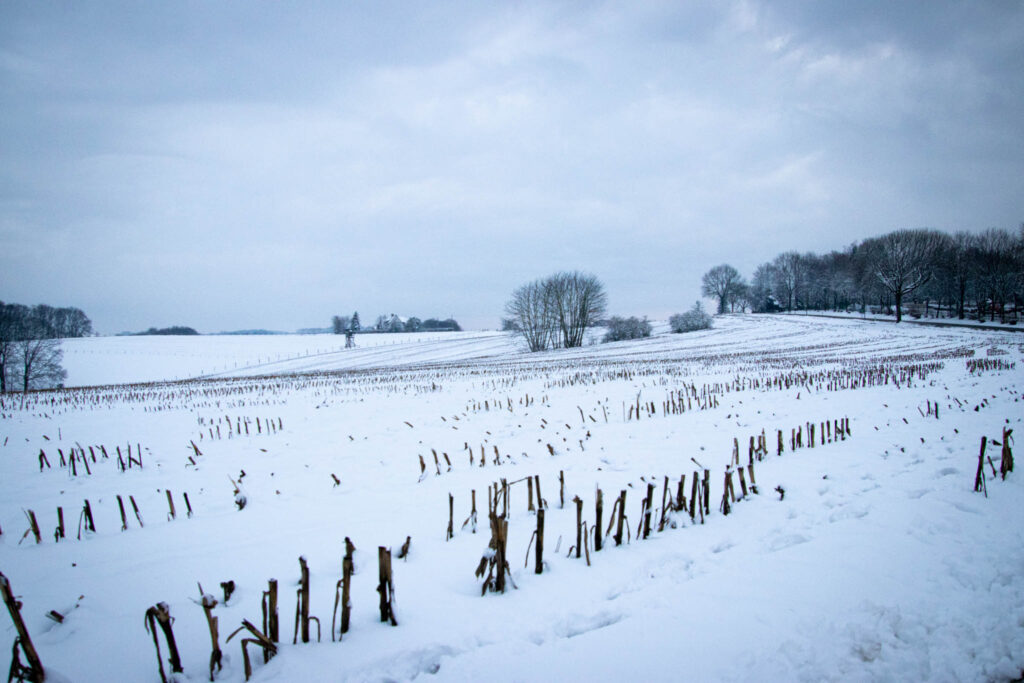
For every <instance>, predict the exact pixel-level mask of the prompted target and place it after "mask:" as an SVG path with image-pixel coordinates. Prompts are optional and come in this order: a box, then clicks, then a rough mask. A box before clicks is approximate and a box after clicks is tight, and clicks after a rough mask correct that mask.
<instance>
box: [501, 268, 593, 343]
mask: <svg viewBox="0 0 1024 683" xmlns="http://www.w3.org/2000/svg"><path fill="white" fill-rule="evenodd" d="M607 305H608V296H607V294H605V291H604V285H602V284H601V281H600V280H598V279H597V278H596V277H595V276H593V275H590V274H587V273H580V272H575V271H574V272H571V273H569V272H561V273H556V274H554V275H552V276H550V277H548V278H545V279H543V280H534V281H533V282H530V283H528V284H525V285H523V286H521V287H519V288H517V289H516V290H515V291H514V292H513V293H512V298H511V299H509V301H508V303H507V304H505V313H506V314H507V315H508V316H509V319H510V323H509V325H510V326H514V327H515V328H516V329H517V331H518V332H519V333H520V334H521V335H523V339H525V340H526V344H527V346H528V347H529V349H530V351H543V350H545V349H548V348H555V347H558V346H563V347H565V348H571V347H575V346H582V345H583V336H584V334H585V332H586V329H587V327H590V326H592V325H593V324H594V323H595V322H596V321H597V320H598V319H599V318H600V317H601V316H602V315H604V312H605V310H606V308H607Z"/></svg>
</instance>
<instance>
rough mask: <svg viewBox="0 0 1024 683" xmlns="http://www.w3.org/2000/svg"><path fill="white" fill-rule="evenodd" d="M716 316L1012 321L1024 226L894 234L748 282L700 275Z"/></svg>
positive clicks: (808, 257) (768, 268)
mask: <svg viewBox="0 0 1024 683" xmlns="http://www.w3.org/2000/svg"><path fill="white" fill-rule="evenodd" d="M702 292H703V294H704V295H705V296H708V297H712V298H714V299H717V300H718V312H719V313H724V312H726V311H729V310H736V309H737V308H739V309H740V310H746V309H748V308H749V309H750V310H752V311H754V312H772V311H798V310H809V311H826V310H830V311H858V312H861V313H866V312H869V311H870V312H882V313H892V314H895V316H896V320H897V321H900V320H902V318H903V313H904V309H909V310H910V311H911V313H912V314H913V315H914V316H921V315H923V316H925V317H947V318H952V317H956V318H959V319H960V320H964V319H967V318H971V319H976V320H985V319H986V318H987V319H988V320H989V321H995V320H996V319H998V320H1000V321H1001V322H1013V323H1016V321H1017V311H1018V310H1019V306H1020V302H1021V299H1022V297H1024V225H1022V226H1021V227H1020V229H1019V230H1018V231H1017V232H1016V233H1013V232H1010V231H1007V230H1004V229H1000V228H990V229H988V230H985V231H983V232H981V233H977V234H975V233H968V232H957V233H954V234H949V233H945V232H940V231H938V230H930V229H913V230H894V231H892V232H889V233H887V234H885V235H882V236H880V237H872V238H869V239H866V240H863V241H861V242H855V243H853V244H851V245H850V246H848V247H847V248H846V249H843V250H841V251H832V252H829V253H827V254H822V255H819V254H814V253H812V252H806V253H799V252H797V251H787V252H784V253H781V254H779V255H778V256H776V257H775V258H774V259H773V260H771V261H768V262H766V263H762V264H761V265H759V266H758V267H757V269H756V270H755V271H754V274H753V277H752V278H751V279H750V281H749V282H747V281H746V280H745V279H744V278H743V277H742V276H741V275H740V273H739V272H738V271H737V270H736V269H735V268H733V267H732V266H730V265H728V264H722V265H719V266H715V267H714V268H712V269H711V270H709V271H708V272H707V273H705V274H704V276H703V279H702Z"/></svg>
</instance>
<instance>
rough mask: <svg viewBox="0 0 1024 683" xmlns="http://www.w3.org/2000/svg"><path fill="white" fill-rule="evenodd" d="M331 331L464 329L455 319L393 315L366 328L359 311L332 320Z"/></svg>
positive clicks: (341, 332)
mask: <svg viewBox="0 0 1024 683" xmlns="http://www.w3.org/2000/svg"><path fill="white" fill-rule="evenodd" d="M331 331H332V332H333V333H334V334H345V335H348V334H354V333H356V332H461V331H462V327H461V326H460V325H459V323H458V322H457V321H456V320H455V319H454V318H445V319H444V320H439V319H437V318H427V319H426V320H421V319H420V318H417V317H416V316H411V317H409V318H400V317H399V316H397V315H395V314H394V313H391V314H388V315H383V314H382V315H379V316H377V320H376V321H374V323H373V325H372V326H370V327H368V328H364V327H363V325H362V323H361V322H360V320H359V311H356V312H355V313H353V314H352V315H351V316H347V315H336V316H334V317H333V318H331Z"/></svg>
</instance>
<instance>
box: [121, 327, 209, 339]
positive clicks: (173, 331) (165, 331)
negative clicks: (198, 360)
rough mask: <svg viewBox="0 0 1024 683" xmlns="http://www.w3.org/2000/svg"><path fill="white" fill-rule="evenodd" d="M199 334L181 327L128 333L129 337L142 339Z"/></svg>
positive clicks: (189, 328)
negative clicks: (144, 337)
mask: <svg viewBox="0 0 1024 683" xmlns="http://www.w3.org/2000/svg"><path fill="white" fill-rule="evenodd" d="M193 334H199V333H198V332H196V331H195V330H194V329H192V328H191V327H184V326H183V325H174V326H173V327H161V328H156V327H151V328H149V329H148V330H146V331H145V332H130V333H129V336H133V337H142V336H146V335H184V336H188V335H193Z"/></svg>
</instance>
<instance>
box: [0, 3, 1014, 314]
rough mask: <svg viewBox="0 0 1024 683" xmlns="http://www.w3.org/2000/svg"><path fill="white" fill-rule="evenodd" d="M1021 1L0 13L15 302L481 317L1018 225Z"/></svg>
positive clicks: (65, 8)
mask: <svg viewBox="0 0 1024 683" xmlns="http://www.w3.org/2000/svg"><path fill="white" fill-rule="evenodd" d="M1022 46H1024V11H1022V10H1021V9H1020V8H1019V5H1017V4H1011V3H998V2H992V3H967V2H963V3H952V2H951V3H934V4H929V5H928V6H927V8H925V7H924V6H918V5H914V4H900V3H896V4H893V3H804V2H790V3H770V4H769V3H764V4H760V3H755V2H735V3H728V4H727V3H712V2H707V3H628V4H605V5H592V6H587V7H581V6H578V5H575V4H565V5H558V4H548V3H543V4H541V3H538V4H530V3H523V4H518V5H515V6H511V7H504V8H494V7H486V6H484V5H482V4H480V3H464V4H445V5H439V4H434V3H430V4H427V3H373V4H365V5H364V4H336V3H322V4H321V3H308V4H302V5H294V4H293V5H282V4H279V3H257V4H245V5H236V4H209V3H195V4H160V5H153V4H151V3H124V4H114V3H103V4H101V5H82V4H71V3H67V4H55V5H38V4H24V5H15V4H12V3H8V4H5V5H3V6H0V102H2V104H3V106H2V107H0V145H2V149H0V244H2V248H0V268H2V272H3V276H2V281H0V285H2V287H0V298H3V299H4V300H10V301H20V302H25V303H35V302H38V301H46V302H49V303H53V304H56V305H78V306H80V307H82V308H83V309H85V310H86V311H87V312H88V313H89V314H90V315H91V316H92V317H93V318H94V322H95V323H96V325H97V327H98V328H99V329H101V330H104V331H108V332H112V331H117V330H120V329H134V328H143V327H148V326H150V325H165V324H172V323H182V324H191V325H194V326H196V327H198V328H200V329H203V330H208V331H216V330H219V329H231V328H239V327H253V326H261V327H276V328H283V329H292V328H295V327H300V326H307V325H321V324H326V321H327V320H328V319H329V316H330V315H332V314H334V313H349V312H351V310H353V309H358V310H359V311H360V312H361V314H362V315H363V317H364V318H371V319H372V317H374V316H375V315H377V314H378V313H382V312H392V311H393V312H397V313H400V314H418V315H421V316H430V315H438V316H447V315H455V316H456V317H458V318H459V319H460V320H466V321H468V322H470V323H473V324H477V325H492V326H493V325H494V324H496V322H497V317H498V315H499V314H500V311H501V307H502V304H503V302H504V300H505V298H506V296H507V295H508V293H509V292H510V291H511V289H512V288H513V287H515V286H516V285H517V284H519V283H521V282H523V281H525V280H527V279H532V278H534V277H538V276H541V275H545V274H547V273H549V272H551V271H553V270H556V269H563V268H570V269H571V268H580V269H586V270H590V271H592V272H594V273H596V274H598V275H599V276H600V277H602V278H603V279H604V280H605V282H606V284H607V285H608V289H609V293H610V298H611V304H612V308H613V310H614V311H615V312H618V313H624V314H634V313H636V314H644V313H646V314H650V315H658V316H660V315H665V314H667V313H670V312H673V311H678V310H681V309H682V308H684V307H686V306H688V305H689V303H690V302H692V300H693V299H695V298H696V297H697V293H698V284H699V278H700V274H701V273H702V272H703V270H705V269H706V268H707V267H708V266H710V265H714V264H716V263H720V262H723V261H729V262H731V263H733V264H734V265H736V266H737V267H738V268H740V269H741V270H743V271H746V272H748V273H749V272H750V271H751V270H752V269H753V267H754V266H755V265H756V264H757V263H759V262H761V261H763V260H767V259H769V258H771V257H772V256H774V255H775V253H777V252H778V251H781V250H783V249H791V248H798V249H801V250H817V251H825V250H829V249H833V248H841V247H842V246H844V245H846V244H848V243H849V242H851V241H853V240H855V239H859V238H863V237H866V236H869V235H873V234H878V233H880V232H883V231H886V230H889V229H892V228H897V227H912V226H924V225H927V226H933V227H938V228H942V229H950V230H952V229H972V230H980V229H983V228H985V227H989V226H992V225H999V226H1004V227H1012V226H1014V225H1016V224H1017V223H1018V222H1019V221H1020V220H1021V217H1022V211H1021V205H1020V197H1021V196H1024V173H1022V170H1024V169H1022V164H1024V161H1022V160H1024V154H1022V152H1024V125H1022V124H1021V117H1020V111H1021V104H1022V100H1024V69H1022V68H1021V67H1022V66H1024V47H1022Z"/></svg>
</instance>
